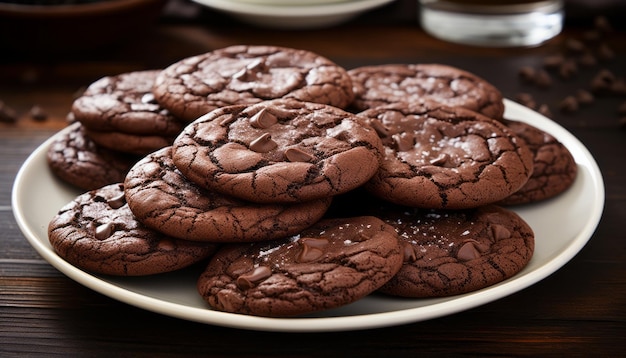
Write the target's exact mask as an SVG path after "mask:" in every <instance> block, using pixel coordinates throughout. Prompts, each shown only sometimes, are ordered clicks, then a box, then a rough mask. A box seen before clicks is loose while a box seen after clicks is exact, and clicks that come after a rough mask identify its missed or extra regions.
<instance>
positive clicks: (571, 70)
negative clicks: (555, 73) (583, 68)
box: [559, 60, 578, 79]
mask: <svg viewBox="0 0 626 358" xmlns="http://www.w3.org/2000/svg"><path fill="white" fill-rule="evenodd" d="M577 73H578V66H577V65H576V62H574V61H573V60H567V61H565V62H563V64H562V65H561V67H560V68H559V75H560V76H561V78H563V79H569V78H571V77H572V76H574V75H575V74H577Z"/></svg>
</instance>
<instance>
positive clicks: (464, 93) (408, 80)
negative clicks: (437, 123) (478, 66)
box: [348, 64, 504, 119]
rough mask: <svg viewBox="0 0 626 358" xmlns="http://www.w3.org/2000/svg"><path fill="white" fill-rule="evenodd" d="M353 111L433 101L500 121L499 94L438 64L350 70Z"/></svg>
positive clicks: (473, 77)
mask: <svg viewBox="0 0 626 358" xmlns="http://www.w3.org/2000/svg"><path fill="white" fill-rule="evenodd" d="M348 74H349V75H350V77H351V78H352V83H353V86H354V87H353V91H354V95H355V99H354V102H353V104H352V105H353V106H354V107H355V108H356V110H357V111H363V110H366V109H369V108H374V107H378V106H381V105H385V104H390V103H395V102H414V101H419V100H422V99H428V100H434V101H437V102H440V103H442V104H445V105H448V106H451V107H464V108H467V109H471V110H473V111H475V112H479V113H482V114H484V115H485V116H487V117H491V118H494V119H500V118H502V115H503V114H504V102H503V97H502V94H501V93H500V91H499V90H498V89H497V88H496V87H495V86H493V85H492V84H490V83H489V82H487V81H486V80H484V79H483V78H480V77H478V76H476V75H474V74H472V73H470V72H467V71H464V70H461V69H459V68H456V67H452V66H446V65H441V64H386V65H375V66H363V67H357V68H354V69H351V70H349V71H348Z"/></svg>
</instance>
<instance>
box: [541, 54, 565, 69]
mask: <svg viewBox="0 0 626 358" xmlns="http://www.w3.org/2000/svg"><path fill="white" fill-rule="evenodd" d="M563 62H565V57H563V55H551V56H546V57H545V58H544V59H543V67H545V68H547V69H557V68H559V67H560V66H561V65H562V64H563Z"/></svg>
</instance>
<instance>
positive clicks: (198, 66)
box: [153, 45, 354, 121]
mask: <svg viewBox="0 0 626 358" xmlns="http://www.w3.org/2000/svg"><path fill="white" fill-rule="evenodd" d="M153 92H154V94H155V97H156V99H157V101H158V102H159V103H161V104H162V105H163V106H164V107H166V108H168V109H169V110H170V111H172V112H173V113H174V114H175V115H176V116H178V117H180V118H183V119H184V120H187V121H193V120H195V119H196V118H198V117H200V116H202V115H204V114H206V113H207V112H209V111H211V110H213V109H216V108H219V107H225V106H229V105H233V104H252V103H258V102H260V101H264V100H271V99H277V98H294V99H298V100H301V101H309V102H316V103H322V104H329V105H332V106H336V107H340V108H345V107H347V106H348V105H349V104H350V102H352V99H353V98H354V94H353V93H352V82H351V80H350V77H349V76H348V74H347V72H346V70H345V69H344V68H342V67H341V66H339V65H337V64H335V63H334V62H332V61H330V60H329V59H327V58H324V57H322V56H320V55H318V54H315V53H313V52H310V51H305V50H299V49H292V48H286V47H276V46H243V45H242V46H231V47H226V48H222V49H218V50H214V51H211V52H208V53H204V54H201V55H197V56H193V57H189V58H185V59H182V60H180V61H178V62H176V63H174V64H172V65H170V66H169V67H167V68H165V69H164V70H163V71H162V72H161V74H160V75H159V77H158V79H157V83H156V86H155V87H154V90H153Z"/></svg>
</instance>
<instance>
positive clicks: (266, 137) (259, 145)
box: [250, 133, 278, 153]
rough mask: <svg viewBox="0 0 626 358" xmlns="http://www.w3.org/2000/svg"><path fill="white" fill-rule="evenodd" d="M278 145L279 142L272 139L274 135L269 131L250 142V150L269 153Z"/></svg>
mask: <svg viewBox="0 0 626 358" xmlns="http://www.w3.org/2000/svg"><path fill="white" fill-rule="evenodd" d="M277 146H278V144H277V143H276V142H274V141H273V140H272V136H271V135H270V134H269V133H264V134H262V135H261V136H260V137H258V138H257V139H255V140H253V141H252V142H250V150H253V151H255V152H257V153H267V152H269V151H271V150H272V149H274V148H276V147H277Z"/></svg>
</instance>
